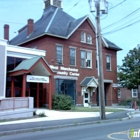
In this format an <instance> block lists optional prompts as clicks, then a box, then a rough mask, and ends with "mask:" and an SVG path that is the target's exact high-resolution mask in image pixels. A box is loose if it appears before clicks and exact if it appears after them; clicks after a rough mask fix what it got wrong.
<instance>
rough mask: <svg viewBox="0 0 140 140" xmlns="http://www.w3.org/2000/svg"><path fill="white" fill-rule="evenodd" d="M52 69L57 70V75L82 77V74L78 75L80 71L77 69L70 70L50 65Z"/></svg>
mask: <svg viewBox="0 0 140 140" xmlns="http://www.w3.org/2000/svg"><path fill="white" fill-rule="evenodd" d="M50 67H51V69H53V70H56V71H57V74H59V75H65V76H80V73H78V69H76V68H70V67H63V66H60V67H58V66H53V65H50Z"/></svg>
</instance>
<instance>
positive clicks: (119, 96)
mask: <svg viewBox="0 0 140 140" xmlns="http://www.w3.org/2000/svg"><path fill="white" fill-rule="evenodd" d="M118 98H121V91H120V89H118Z"/></svg>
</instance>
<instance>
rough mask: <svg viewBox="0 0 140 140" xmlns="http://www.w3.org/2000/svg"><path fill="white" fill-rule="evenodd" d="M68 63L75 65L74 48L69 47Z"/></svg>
mask: <svg viewBox="0 0 140 140" xmlns="http://www.w3.org/2000/svg"><path fill="white" fill-rule="evenodd" d="M70 65H71V66H76V49H74V48H70Z"/></svg>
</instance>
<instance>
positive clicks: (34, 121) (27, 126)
mask: <svg viewBox="0 0 140 140" xmlns="http://www.w3.org/2000/svg"><path fill="white" fill-rule="evenodd" d="M121 109H122V108H121ZM124 110H125V111H121V112H115V113H112V112H107V113H106V120H100V118H99V112H65V111H54V110H47V109H37V110H36V112H37V114H39V113H45V114H46V116H47V117H39V118H31V119H23V120H16V121H8V122H0V136H2V135H7V134H17V133H23V132H32V131H40V130H48V129H54V128H62V127H71V126H77V125H87V124H95V123H107V122H114V121H120V120H127V119H129V118H132V117H140V111H139V110H134V109H126V108H124ZM135 113H137V114H135Z"/></svg>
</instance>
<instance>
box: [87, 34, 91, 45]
mask: <svg viewBox="0 0 140 140" xmlns="http://www.w3.org/2000/svg"><path fill="white" fill-rule="evenodd" d="M87 43H88V44H92V37H91V35H90V34H87Z"/></svg>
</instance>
